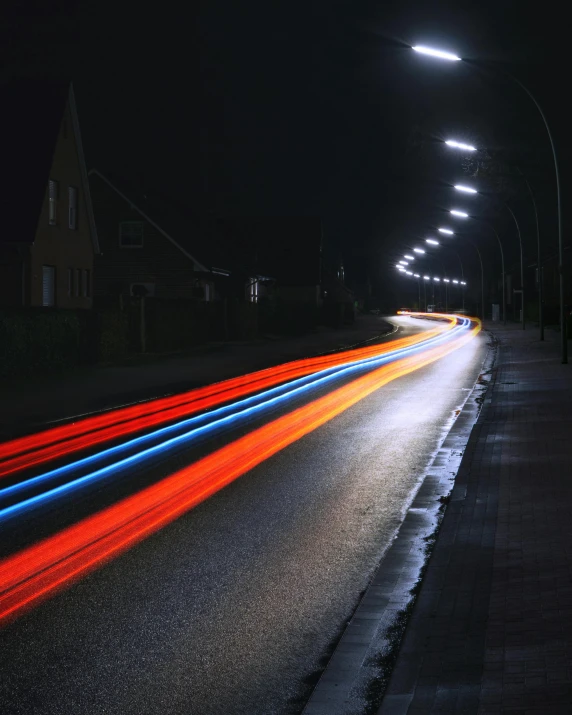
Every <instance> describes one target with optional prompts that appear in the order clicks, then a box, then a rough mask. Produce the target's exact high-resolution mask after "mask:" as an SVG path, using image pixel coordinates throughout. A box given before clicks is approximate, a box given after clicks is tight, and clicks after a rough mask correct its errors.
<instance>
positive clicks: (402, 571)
mask: <svg viewBox="0 0 572 715" xmlns="http://www.w3.org/2000/svg"><path fill="white" fill-rule="evenodd" d="M487 336H488V338H489V343H488V350H487V353H486V356H485V359H484V361H483V365H482V367H481V372H480V374H479V378H478V379H477V382H476V383H475V385H474V386H473V388H472V390H471V392H470V393H468V396H467V398H466V399H465V402H464V403H463V406H462V408H461V411H460V413H459V415H458V416H457V418H456V420H455V421H454V423H453V424H452V426H451V429H450V430H449V432H448V433H447V436H446V437H445V439H444V441H443V443H442V444H441V446H440V448H439V449H438V450H437V452H436V455H435V457H434V458H433V461H432V462H431V464H430V466H429V467H428V468H427V470H426V472H425V475H424V477H423V478H422V481H421V484H420V487H419V489H418V491H417V494H416V495H415V497H414V499H413V502H412V504H411V505H410V507H409V509H408V510H407V513H406V516H405V518H404V520H403V522H402V524H401V526H400V527H399V530H398V532H397V535H396V537H395V538H394V540H393V542H392V543H391V545H390V546H389V548H388V550H387V551H386V553H385V555H384V556H383V558H382V560H381V562H380V564H379V566H378V567H377V569H376V571H375V573H374V576H373V578H372V580H371V582H370V585H369V586H368V588H367V590H366V591H365V594H364V595H363V597H362V599H361V601H360V603H359V605H358V607H357V609H356V611H355V613H354V615H353V617H352V619H351V620H350V622H349V623H348V625H347V627H346V629H345V630H344V633H343V635H342V637H341V638H340V641H339V642H338V645H337V646H336V649H335V651H334V653H333V655H332V657H331V658H330V660H329V662H328V665H327V666H326V669H325V670H324V672H323V673H322V675H321V677H320V679H319V681H318V683H317V684H316V686H315V688H314V690H313V692H312V694H311V696H310V698H309V700H308V702H307V703H306V706H305V708H304V709H303V711H302V715H355V713H364V712H367V713H376V712H378V708H379V707H380V705H381V702H382V699H383V691H384V689H385V686H386V685H387V682H388V681H389V677H390V674H391V673H390V672H388V671H386V670H385V669H384V668H383V667H382V661H383V659H384V658H386V657H387V656H386V654H387V652H388V651H392V652H393V651H395V650H398V648H399V643H400V640H401V638H400V637H399V638H397V639H396V638H395V637H394V636H393V637H391V635H390V634H391V630H392V627H393V628H395V626H396V624H397V623H400V625H402V628H401V633H400V635H402V634H403V631H404V630H405V623H404V622H403V621H404V616H405V615H407V610H408V609H410V608H411V605H412V603H413V601H414V599H415V596H414V593H415V590H416V589H417V588H418V586H419V582H420V579H421V578H422V575H423V571H424V568H425V566H426V564H427V562H428V560H429V554H428V553H427V550H426V548H427V546H428V541H429V540H430V539H431V538H432V537H434V535H435V530H436V527H438V525H439V523H440V521H441V519H442V517H443V511H442V506H443V504H444V503H446V500H448V498H449V495H450V494H451V491H452V488H453V485H454V482H455V478H456V475H457V472H458V470H459V467H460V464H461V460H462V457H463V454H464V450H465V447H466V445H467V442H468V440H469V436H470V434H471V431H472V429H473V427H474V425H475V423H476V421H477V419H478V416H479V413H480V410H481V407H482V404H483V401H484V397H485V393H486V392H487V390H488V388H489V384H490V376H491V372H492V368H493V366H494V364H495V361H496V354H497V350H496V345H495V344H494V338H493V337H492V336H491V334H490V333H489V332H488V331H487Z"/></svg>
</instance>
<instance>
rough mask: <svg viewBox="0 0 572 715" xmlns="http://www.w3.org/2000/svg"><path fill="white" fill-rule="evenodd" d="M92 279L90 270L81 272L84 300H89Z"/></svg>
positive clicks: (85, 269)
mask: <svg viewBox="0 0 572 715" xmlns="http://www.w3.org/2000/svg"><path fill="white" fill-rule="evenodd" d="M90 277H91V276H90V275H89V270H88V269H87V268H84V269H83V271H82V272H81V294H82V296H83V297H84V298H89V291H90V288H91V286H90Z"/></svg>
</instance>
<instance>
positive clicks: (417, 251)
mask: <svg viewBox="0 0 572 715" xmlns="http://www.w3.org/2000/svg"><path fill="white" fill-rule="evenodd" d="M413 250H414V251H415V253H425V251H424V250H423V249H422V248H414V249H413Z"/></svg>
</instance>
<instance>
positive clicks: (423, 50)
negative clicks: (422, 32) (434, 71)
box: [412, 45, 461, 62]
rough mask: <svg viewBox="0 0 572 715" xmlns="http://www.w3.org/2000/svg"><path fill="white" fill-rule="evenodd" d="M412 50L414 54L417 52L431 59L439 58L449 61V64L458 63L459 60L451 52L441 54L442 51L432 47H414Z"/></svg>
mask: <svg viewBox="0 0 572 715" xmlns="http://www.w3.org/2000/svg"><path fill="white" fill-rule="evenodd" d="M412 49H414V50H415V52H419V53H420V54H422V55H431V57H439V58H440V59H442V60H450V61H451V62H459V60H460V59H461V58H460V57H457V55H454V54H452V53H451V52H443V50H435V49H433V48H432V47H425V46H424V45H416V46H415V47H413V48H412Z"/></svg>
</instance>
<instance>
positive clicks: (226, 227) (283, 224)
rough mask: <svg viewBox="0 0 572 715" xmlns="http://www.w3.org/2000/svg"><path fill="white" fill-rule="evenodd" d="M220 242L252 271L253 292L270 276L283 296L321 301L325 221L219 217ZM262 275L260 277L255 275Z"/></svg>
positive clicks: (245, 269) (236, 263) (298, 300)
mask: <svg viewBox="0 0 572 715" xmlns="http://www.w3.org/2000/svg"><path fill="white" fill-rule="evenodd" d="M213 233H214V235H216V237H217V239H218V242H219V245H221V246H223V247H224V251H225V254H226V255H228V256H229V257H230V262H231V264H232V265H234V266H235V270H239V269H240V270H242V272H243V273H244V274H245V275H248V276H251V281H250V283H249V285H250V286H251V287H250V289H249V290H250V294H249V296H248V299H250V300H252V298H251V297H250V295H252V293H253V292H254V291H260V289H261V288H263V285H262V286H259V284H264V283H265V282H266V281H265V280H264V277H265V276H266V277H270V278H271V280H272V283H273V285H274V289H275V291H276V293H277V294H278V295H279V296H280V298H281V299H282V300H285V301H288V302H295V303H305V304H308V305H313V306H318V305H320V304H321V301H322V296H321V284H322V235H323V231H322V221H321V219H320V218H318V217H313V216H282V217H281V216H277V217H230V218H218V219H216V220H215V227H214V229H213ZM256 277H258V279H257V278H256Z"/></svg>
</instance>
